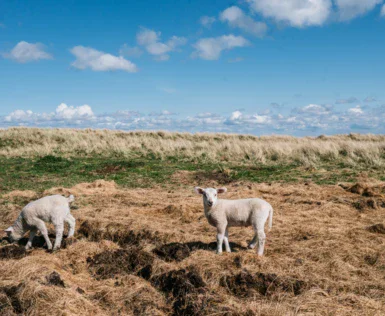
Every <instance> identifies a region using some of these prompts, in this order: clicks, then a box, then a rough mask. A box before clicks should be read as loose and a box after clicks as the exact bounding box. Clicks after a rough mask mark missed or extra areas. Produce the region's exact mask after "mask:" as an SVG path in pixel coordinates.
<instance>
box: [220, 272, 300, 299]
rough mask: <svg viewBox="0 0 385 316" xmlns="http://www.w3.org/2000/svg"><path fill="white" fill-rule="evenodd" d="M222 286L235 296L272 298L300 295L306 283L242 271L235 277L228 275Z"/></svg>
mask: <svg viewBox="0 0 385 316" xmlns="http://www.w3.org/2000/svg"><path fill="white" fill-rule="evenodd" d="M221 286H223V287H225V288H227V289H228V291H229V292H230V293H232V294H234V295H237V296H240V297H252V296H255V293H259V294H260V295H263V296H272V295H276V294H277V293H278V294H279V293H280V292H287V293H291V294H293V295H299V294H301V292H302V291H303V289H304V288H305V282H303V281H301V280H297V279H287V278H281V277H278V276H277V275H276V274H273V273H261V272H259V273H256V274H251V273H250V272H248V271H242V272H240V273H238V274H235V275H228V276H225V277H223V278H222V279H221Z"/></svg>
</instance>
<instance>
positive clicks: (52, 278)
mask: <svg viewBox="0 0 385 316" xmlns="http://www.w3.org/2000/svg"><path fill="white" fill-rule="evenodd" d="M45 278H46V279H47V284H49V285H54V286H61V287H65V285H64V281H63V280H62V279H61V277H60V274H59V273H57V272H56V271H54V272H52V273H51V274H49V275H47V276H46V277H45Z"/></svg>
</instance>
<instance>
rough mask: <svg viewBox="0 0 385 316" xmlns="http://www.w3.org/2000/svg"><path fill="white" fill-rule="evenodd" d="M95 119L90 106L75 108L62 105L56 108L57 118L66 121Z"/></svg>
mask: <svg viewBox="0 0 385 316" xmlns="http://www.w3.org/2000/svg"><path fill="white" fill-rule="evenodd" d="M92 117H94V113H93V112H92V109H91V107H90V106H89V105H87V104H85V105H82V106H78V107H74V106H68V105H67V104H65V103H61V104H60V105H59V106H58V107H57V108H56V113H55V118H57V119H64V120H74V119H88V118H92Z"/></svg>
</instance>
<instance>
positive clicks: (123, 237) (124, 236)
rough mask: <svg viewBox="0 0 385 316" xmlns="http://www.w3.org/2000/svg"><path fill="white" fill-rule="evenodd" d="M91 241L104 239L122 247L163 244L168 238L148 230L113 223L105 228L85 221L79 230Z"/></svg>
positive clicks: (97, 223)
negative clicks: (148, 243)
mask: <svg viewBox="0 0 385 316" xmlns="http://www.w3.org/2000/svg"><path fill="white" fill-rule="evenodd" d="M78 233H79V234H80V235H83V236H84V237H86V238H87V239H88V240H90V241H101V240H103V239H106V240H111V241H113V242H116V243H118V244H119V245H120V246H132V245H134V246H140V245H142V244H143V243H144V242H146V241H150V242H152V243H154V244H156V245H157V244H161V243H163V242H165V241H166V239H167V237H166V236H162V235H161V234H160V233H159V232H158V231H155V232H152V231H149V230H147V229H142V230H139V231H134V230H130V229H129V228H128V227H127V226H123V225H120V224H116V223H112V224H109V225H107V226H106V227H105V228H103V227H102V225H101V223H100V222H98V221H88V220H87V221H84V222H83V223H82V224H81V225H80V227H79V230H78Z"/></svg>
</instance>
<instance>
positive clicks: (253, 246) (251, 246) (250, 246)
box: [247, 245, 255, 249]
mask: <svg viewBox="0 0 385 316" xmlns="http://www.w3.org/2000/svg"><path fill="white" fill-rule="evenodd" d="M247 248H249V249H254V248H255V245H248V246H247Z"/></svg>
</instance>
